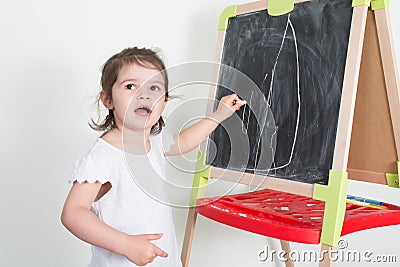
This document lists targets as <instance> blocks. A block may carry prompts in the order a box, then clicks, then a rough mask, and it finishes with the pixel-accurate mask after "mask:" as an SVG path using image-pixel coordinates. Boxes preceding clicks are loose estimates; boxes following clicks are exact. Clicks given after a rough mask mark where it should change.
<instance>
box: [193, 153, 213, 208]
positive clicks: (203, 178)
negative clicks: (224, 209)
mask: <svg viewBox="0 0 400 267" xmlns="http://www.w3.org/2000/svg"><path fill="white" fill-rule="evenodd" d="M205 162H206V156H205V153H202V152H201V151H199V153H197V163H196V171H195V173H194V178H193V183H192V192H191V194H190V207H196V202H197V199H199V198H202V197H204V192H205V190H206V186H207V183H208V178H209V177H210V171H211V168H210V166H207V165H205Z"/></svg>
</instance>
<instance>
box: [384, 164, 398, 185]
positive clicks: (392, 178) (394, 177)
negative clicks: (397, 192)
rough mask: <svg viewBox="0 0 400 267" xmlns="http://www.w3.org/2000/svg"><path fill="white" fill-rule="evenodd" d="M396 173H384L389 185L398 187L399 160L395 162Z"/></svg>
mask: <svg viewBox="0 0 400 267" xmlns="http://www.w3.org/2000/svg"><path fill="white" fill-rule="evenodd" d="M397 172H398V173H396V174H395V173H386V181H387V184H388V186H389V187H394V188H400V185H399V177H400V161H398V162H397Z"/></svg>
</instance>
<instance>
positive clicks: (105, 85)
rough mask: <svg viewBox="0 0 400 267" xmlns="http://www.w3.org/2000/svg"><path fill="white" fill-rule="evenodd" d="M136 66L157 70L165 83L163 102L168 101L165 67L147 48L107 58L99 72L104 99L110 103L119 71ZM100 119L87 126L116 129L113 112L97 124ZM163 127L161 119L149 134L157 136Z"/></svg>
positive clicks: (98, 99) (154, 53)
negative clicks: (132, 65) (150, 67)
mask: <svg viewBox="0 0 400 267" xmlns="http://www.w3.org/2000/svg"><path fill="white" fill-rule="evenodd" d="M131 64H138V65H140V66H142V67H146V68H148V67H149V66H153V67H154V68H155V69H157V70H159V71H160V72H161V73H162V75H163V78H164V83H165V101H167V100H168V98H169V96H168V75H167V71H166V70H165V65H164V62H163V61H162V59H161V58H160V56H159V55H158V53H157V52H156V51H154V50H151V49H147V48H137V47H133V48H126V49H124V50H122V51H121V52H119V53H118V54H115V55H113V56H112V57H111V58H109V59H108V60H107V61H106V63H105V64H104V65H103V68H102V71H101V88H102V89H101V90H102V92H104V93H105V94H106V98H107V99H108V100H109V101H112V87H113V85H114V83H115V81H116V80H117V78H118V73H119V71H120V70H121V69H122V68H123V67H124V66H126V65H131ZM100 101H101V100H100V94H99V95H98V98H97V104H99V103H100ZM99 121H100V118H99V119H98V121H97V122H95V121H94V120H93V119H91V122H89V126H90V127H91V128H92V129H94V130H96V131H109V130H111V129H116V128H118V126H117V125H116V122H115V117H114V113H113V110H111V109H109V110H108V115H107V116H106V117H105V118H104V120H103V121H101V122H99ZM163 126H165V123H164V120H163V118H162V117H160V119H159V120H158V122H157V123H156V124H155V125H153V126H152V127H151V131H150V133H151V134H153V135H157V134H159V133H160V132H161V130H162V127H163Z"/></svg>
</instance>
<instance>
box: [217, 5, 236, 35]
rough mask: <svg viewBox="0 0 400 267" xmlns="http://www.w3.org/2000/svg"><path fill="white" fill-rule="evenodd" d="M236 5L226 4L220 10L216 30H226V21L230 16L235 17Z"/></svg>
mask: <svg viewBox="0 0 400 267" xmlns="http://www.w3.org/2000/svg"><path fill="white" fill-rule="evenodd" d="M236 10H237V5H233V6H228V7H226V8H225V9H224V11H222V13H221V16H220V17H219V24H218V30H219V31H220V30H226V29H227V28H228V21H229V19H230V18H233V17H236Z"/></svg>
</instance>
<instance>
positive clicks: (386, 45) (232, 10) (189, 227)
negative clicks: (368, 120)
mask: <svg viewBox="0 0 400 267" xmlns="http://www.w3.org/2000/svg"><path fill="white" fill-rule="evenodd" d="M270 1H271V0H270ZM307 1H310V0H295V4H297V3H301V2H307ZM370 1H371V0H353V6H354V8H353V18H352V25H351V32H350V37H349V46H348V52H347V60H346V67H345V75H344V81H343V89H342V98H341V105H340V112H339V119H338V127H337V135H336V143H335V151H334V157H333V162H332V170H333V171H332V172H334V174H332V175H331V174H330V177H329V184H328V185H319V184H315V185H314V184H305V183H300V182H294V181H288V180H283V179H277V178H272V177H263V176H259V175H253V174H248V173H244V174H243V173H238V172H235V171H231V170H224V169H219V168H214V167H210V166H205V165H204V164H205V160H204V155H205V153H206V150H207V147H206V145H204V144H203V146H202V147H201V152H200V153H199V159H198V166H197V167H196V168H197V170H201V171H198V172H197V173H196V174H195V179H194V182H193V191H192V197H191V208H190V209H189V212H188V218H187V224H186V231H185V238H184V242H183V247H182V256H181V260H182V263H183V266H184V267H186V266H188V265H189V257H190V250H191V246H192V241H193V235H194V228H195V223H196V218H197V213H196V208H195V201H196V200H197V199H198V198H201V197H203V195H204V188H203V187H204V185H206V184H207V180H208V178H209V177H213V178H215V179H223V180H228V181H232V182H239V183H243V184H247V185H257V186H260V184H261V186H260V187H261V188H269V189H273V190H278V191H282V192H287V193H293V194H297V195H302V196H307V197H312V198H314V199H318V200H322V201H325V203H326V209H325V215H324V219H326V221H325V220H324V222H323V229H322V235H321V244H322V246H321V252H322V251H324V250H325V251H329V250H332V249H333V248H334V247H335V244H337V241H338V239H339V238H340V232H341V227H342V225H343V220H344V212H345V205H346V193H347V171H348V170H347V167H348V160H349V152H350V143H351V135H352V126H353V117H354V111H355V104H356V95H357V87H358V81H359V73H360V65H361V58H362V52H363V44H364V36H365V28H366V22H367V15H368V12H369V11H368V9H369V5H370ZM372 1H373V2H372V5H373V9H374V5H375V7H379V9H377V10H374V11H373V15H374V18H375V21H376V28H377V32H378V39H379V47H380V54H381V59H382V66H383V72H384V78H385V85H386V92H387V97H388V102H389V108H390V115H391V124H392V128H393V135H394V142H395V143H394V146H395V150H396V159H395V161H397V162H398V161H399V155H400V82H399V77H398V69H397V63H396V58H395V54H394V46H393V40H392V36H391V26H390V17H389V10H388V8H387V6H386V5H385V4H386V1H385V0H372ZM382 5H383V8H382ZM267 6H268V1H267V0H262V1H257V2H253V3H249V4H244V5H239V6H231V7H228V8H226V9H225V10H224V12H223V13H222V15H221V20H220V25H219V32H218V38H217V50H216V56H215V62H218V63H219V62H221V57H222V50H223V44H224V40H225V29H226V26H227V23H228V19H229V18H230V17H234V16H237V15H241V14H245V13H249V12H255V11H259V10H265V9H266V7H267ZM224 27H225V28H224ZM217 75H218V74H217ZM215 93H216V87H212V88H211V89H210V93H209V98H210V99H214V97H215ZM212 109H213V105H212V104H209V106H208V107H207V112H206V115H207V116H208V115H210V114H211V113H212V111H213V110H212ZM393 163H395V162H393ZM397 171H398V172H399V171H400V170H397ZM335 172H336V173H335ZM349 174H350V176H351V177H355V179H356V180H363V181H368V182H371V181H372V182H378V183H385V179H384V174H382V173H375V172H368V171H365V172H360V171H357V170H349ZM281 245H282V249H283V250H284V251H286V252H290V246H289V242H287V241H284V240H281ZM332 265H333V263H332V262H331V261H330V259H329V258H328V257H324V260H323V261H322V262H320V266H332ZM286 266H294V264H293V262H291V261H290V260H289V261H287V262H286Z"/></svg>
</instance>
